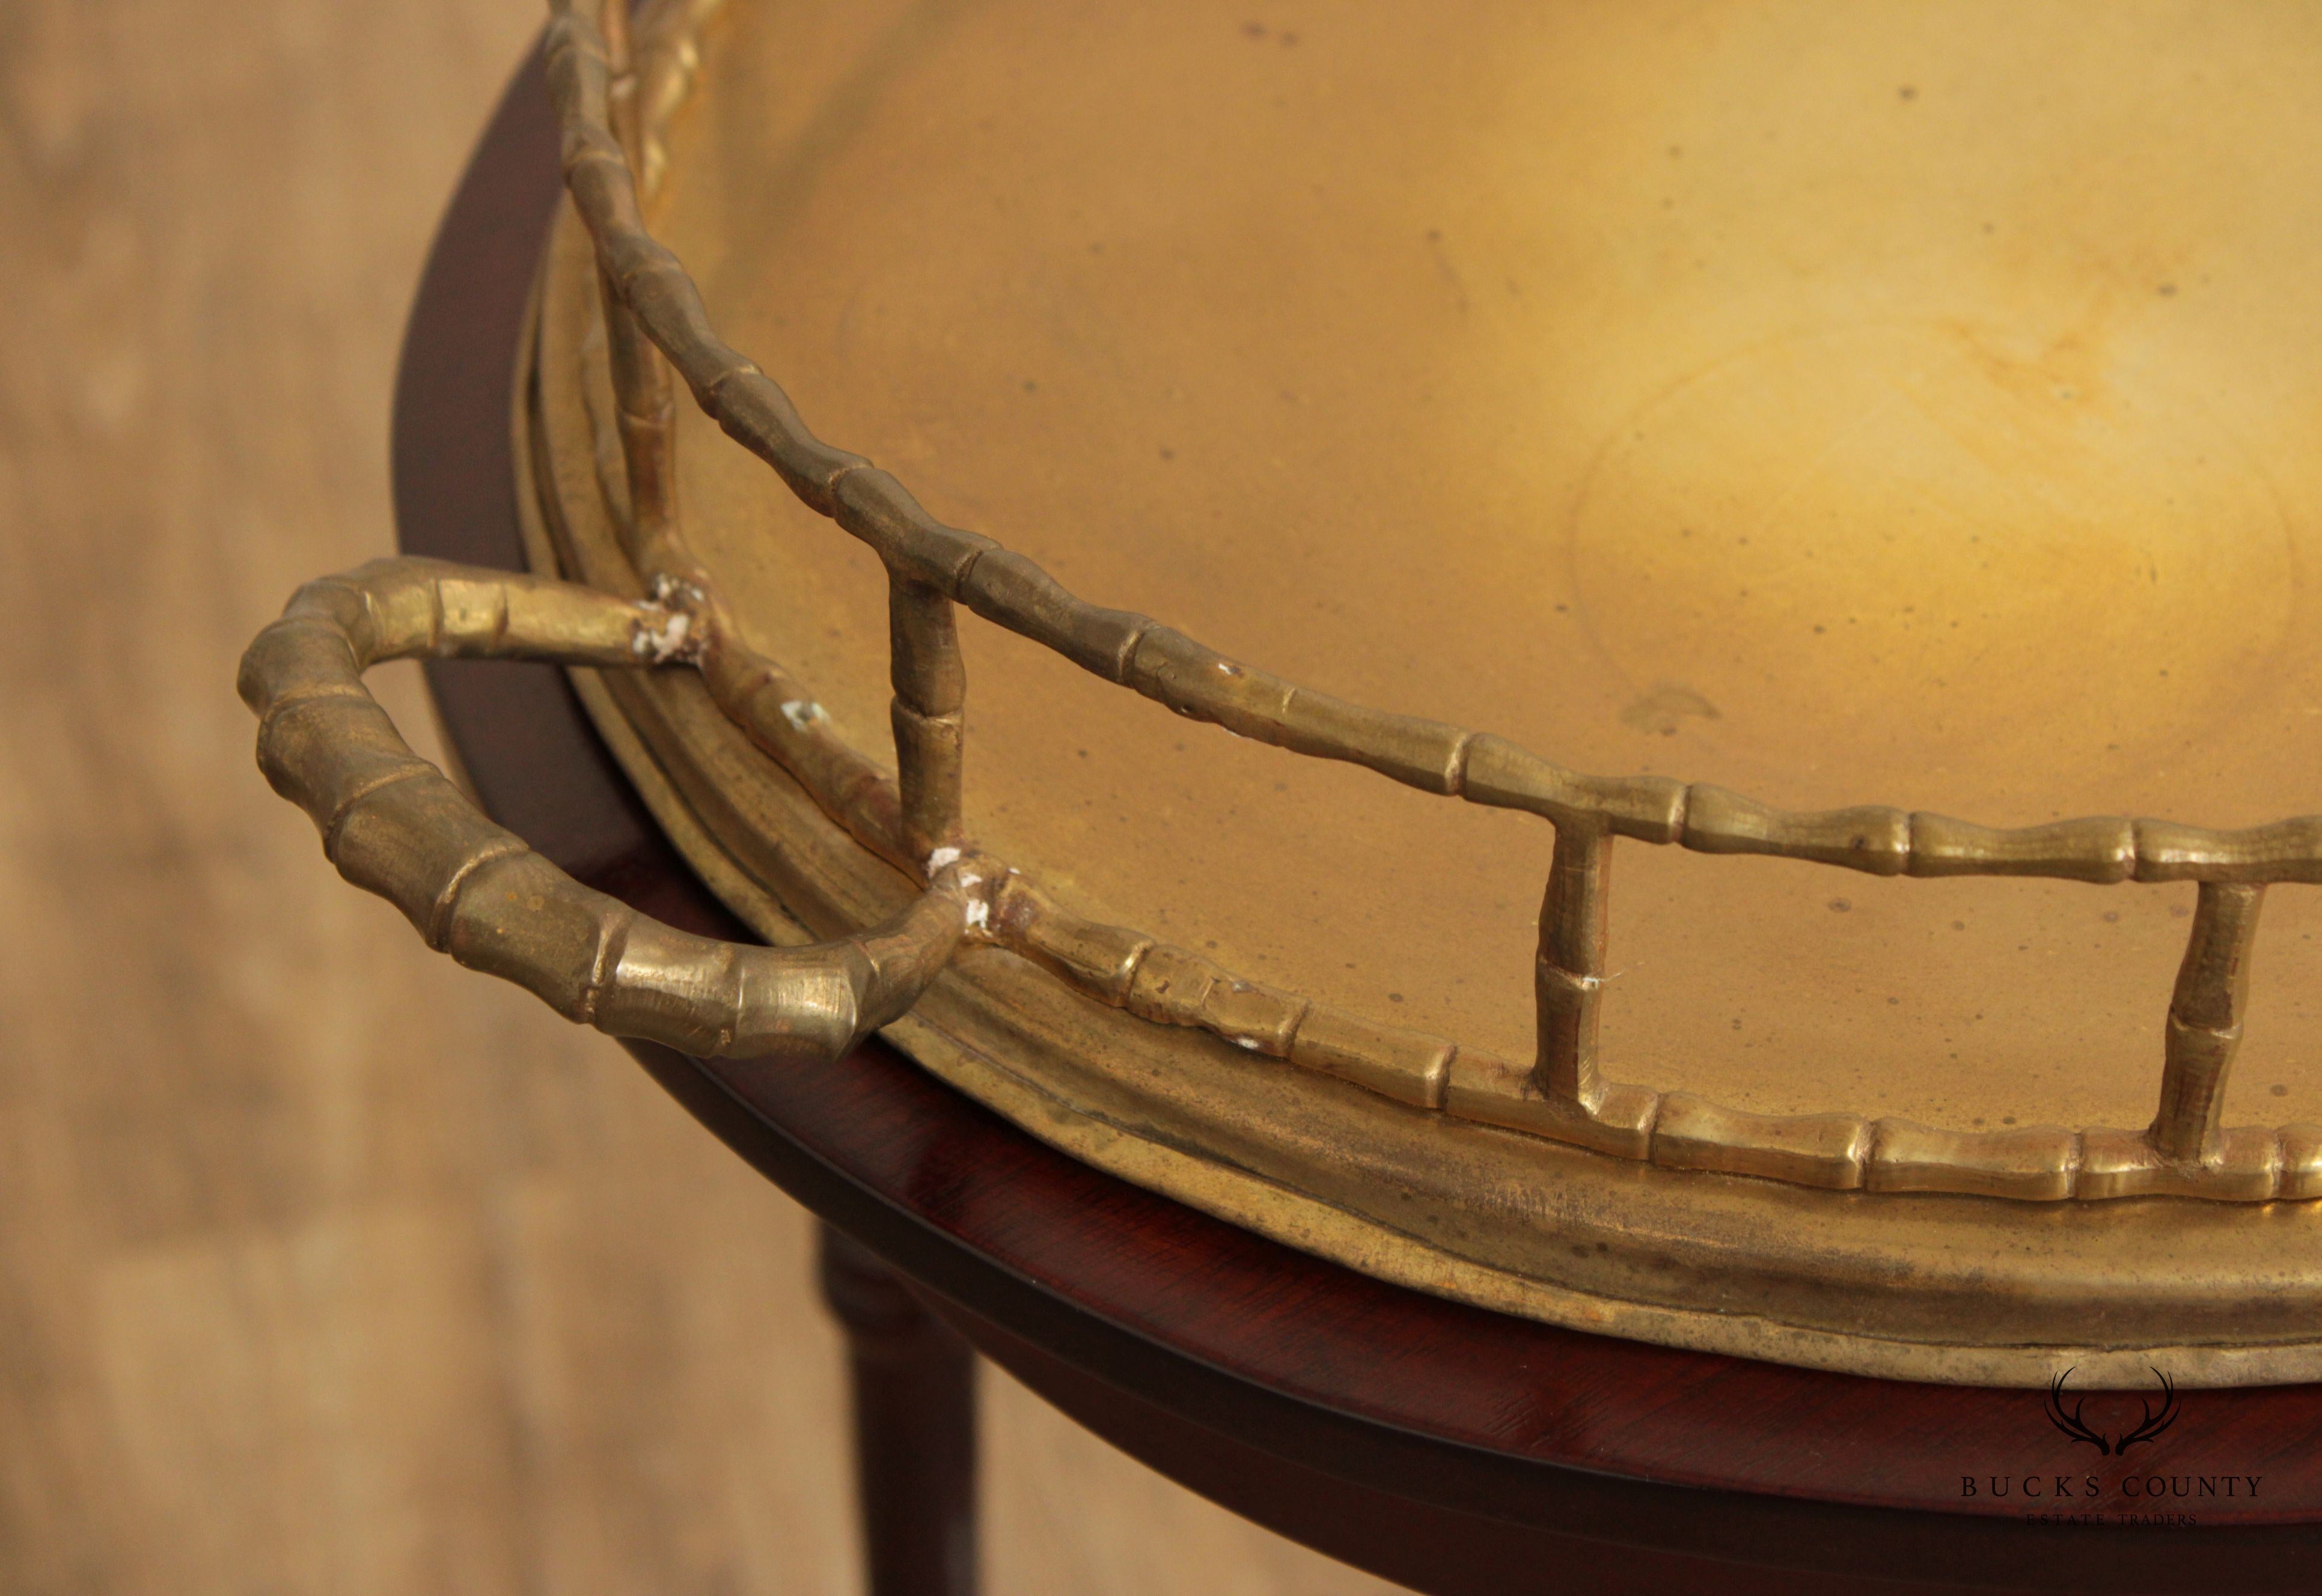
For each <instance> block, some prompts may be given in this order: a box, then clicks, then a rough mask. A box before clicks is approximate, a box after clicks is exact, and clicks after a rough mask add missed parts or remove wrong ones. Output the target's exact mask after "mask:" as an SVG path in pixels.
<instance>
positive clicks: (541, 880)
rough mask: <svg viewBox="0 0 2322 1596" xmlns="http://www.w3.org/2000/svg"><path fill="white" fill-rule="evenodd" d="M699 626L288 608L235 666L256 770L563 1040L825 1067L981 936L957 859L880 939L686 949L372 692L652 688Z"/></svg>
mask: <svg viewBox="0 0 2322 1596" xmlns="http://www.w3.org/2000/svg"><path fill="white" fill-rule="evenodd" d="M691 633H692V616H690V613H689V612H688V611H686V610H685V609H683V608H681V607H675V606H669V605H664V604H661V603H647V602H637V601H633V600H629V599H623V598H617V597H613V596H611V595H609V594H606V593H601V592H599V591H597V590H596V589H594V588H583V587H579V586H575V585H574V584H571V583H569V582H560V581H553V580H549V579H542V578H536V577H528V576H521V575H516V574H512V573H509V572H505V571H494V570H480V569H474V568H470V567H464V566H458V565H450V564H445V563H443V562H441V561H430V560H410V559H403V560H382V561H374V562H372V563H370V564H369V565H365V566H362V567H361V568H360V569H358V570H352V571H350V572H347V573H345V574H343V575H341V576H335V577H326V578H325V579H322V580H320V581H316V582H310V583H308V584H307V585H306V587H304V588H300V589H299V590H298V592H297V595H295V596H294V597H292V598H291V600H290V603H289V605H288V607H286V608H285V609H284V611H283V613H282V617H281V618H280V619H279V620H278V621H276V622H275V623H274V624H273V625H270V626H268V627H267V628H266V630H264V631H263V632H261V633H260V634H258V636H257V638H256V639H255V640H254V641H253V642H252V643H251V645H250V648H249V650H248V652H245V653H244V654H243V655H242V670H241V679H240V684H239V685H240V688H241V692H242V701H243V702H244V703H246V704H248V705H249V706H250V707H251V711H252V712H253V713H255V714H256V715H257V716H258V721H259V726H258V765H259V769H260V770H261V771H264V772H265V775H266V779H267V780H268V782H269V783H270V784H271V785H272V787H273V788H274V790H275V791H277V792H279V793H280V794H281V795H282V796H283V797H284V798H288V799H289V800H290V801H291V802H293V803H295V804H297V806H298V807H300V808H302V809H304V810H306V814H307V815H308V816H309V817H311V818H312V819H313V820H314V822H315V826H316V827H317V829H319V830H320V831H321V833H322V837H323V852H324V853H325V856H326V857H328V858H329V860H330V861H331V862H332V863H333V864H334V865H335V866H336V867H337V868H338V871H339V873H340V874H341V875H343V876H344V877H345V878H346V879H347V880H349V881H352V883H354V884H355V885H356V886H358V887H361V888H362V889H364V890H366V891H369V892H375V893H377V894H379V896H380V897H382V898H386V899H387V900H388V901H389V902H390V903H392V904H394V905H395V906H396V907H398V908H399V909H401V910H402V911H403V914H404V916H405V917H406V918H407V919H408V920H410V922H411V923H412V925H414V926H416V927H417V928H418V930H419V934H420V935H422V936H423V937H425V939H426V941H427V945H428V946H430V947H432V948H435V949H437V950H439V951H441V952H443V953H450V954H451V955H452V957H453V958H454V959H456V960H457V961H459V962H461V963H462V964H464V965H466V966H468V967H469V968H470V969H473V970H480V971H484V972H485V973H487V974H490V975H497V976H498V977H500V978H501V979H502V980H510V981H514V982H515V983H516V984H517V985H518V986H520V987H523V988H525V989H526V990H527V991H530V992H532V993H534V994H535V996H537V997H539V998H541V999H543V1000H544V1001H545V1002H546V1003H547V1004H548V1005H549V1007H551V1008H554V1009H555V1010H556V1011H557V1012H558V1013H559V1014H562V1015H563V1016H564V1017H566V1018H567V1019H571V1020H574V1021H577V1022H580V1023H581V1024H584V1025H590V1026H595V1027H596V1028H597V1029H599V1030H600V1031H604V1032H606V1033H607V1034H608V1035H615V1036H626V1037H634V1038H636V1039H638V1040H641V1041H648V1042H658V1043H662V1044H666V1045H668V1046H671V1047H675V1048H678V1049H681V1051H683V1052H686V1053H694V1054H697V1055H702V1056H713V1057H744V1058H756V1057H765V1058H775V1059H786V1060H794V1061H805V1060H818V1061H827V1060H831V1059H836V1058H839V1057H841V1056H843V1055H845V1054H846V1053H847V1052H848V1051H849V1050H851V1049H852V1048H853V1047H854V1046H855V1044H856V1043H857V1042H859V1041H861V1040H862V1039H863V1037H864V1035H868V1034H869V1033H870V1032H872V1031H873V1030H876V1029H877V1028H878V1027H880V1026H883V1025H886V1024H888V1023H889V1022H890V1021H891V1020H893V1019H895V1018H897V1017H900V1015H902V1014H903V1012H904V1011H905V1010H907V1009H909V1008H910V1007H911V1005H912V1004H913V1003H915V1002H916V1001H918V999H919V994H920V993H921V992H923V991H924V990H927V987H928V983H929V982H931V981H932V980H934V979H935V978H936V976H937V974H939V973H940V972H941V971H942V970H943V968H944V966H945V965H946V963H947V962H949V961H950V958H951V955H952V953H953V950H954V949H955V948H956V947H957V946H958V945H959V944H960V942H961V940H962V938H963V937H964V935H965V934H966V932H967V928H968V926H969V925H970V923H971V921H981V920H982V919H983V914H982V912H980V911H981V910H982V909H983V907H984V899H983V898H982V897H981V896H980V894H981V892H982V889H983V881H982V880H981V879H980V877H979V876H978V874H977V872H976V871H975V868H974V862H973V861H972V860H969V859H965V858H963V857H961V856H960V855H959V853H958V852H957V851H956V850H946V851H945V852H944V853H942V854H939V855H937V857H938V858H942V859H944V860H945V863H944V864H943V865H941V866H940V867H939V868H937V869H936V870H934V871H933V872H932V879H931V880H930V881H929V884H928V888H927V889H926V890H925V891H923V892H922V893H921V894H920V895H919V897H918V898H915V899H914V900H913V901H912V902H911V904H910V906H909V907H906V908H905V909H903V911H902V912H901V913H900V914H898V915H896V916H895V917H893V918H891V919H890V920H888V921H886V922H885V923H884V924H882V925H880V926H874V927H873V928H872V929H870V930H867V931H862V932H858V933H856V934H855V935H852V936H846V937H841V938H839V939H837V940H836V941H833V942H826V943H819V944H815V945H813V946H810V947H800V948H773V947H762V946H755V945H750V944H740V943H729V942H719V941H716V940H713V939H711V938H708V937H702V936H695V935H691V934H690V933H688V932H683V931H680V930H678V929H676V928H675V927H674V926H666V925H663V923H662V922H660V921H658V920H655V919H654V918H653V917H650V916H647V915H643V914H639V913H638V912H637V911H635V909H632V908H630V907H628V906H627V905H626V904H624V903H622V902H620V901H619V900H617V899H616V898H608V897H607V896H606V895H605V894H603V893H601V892H598V891H595V890H592V889H590V888H587V887H584V886H582V885H581V884H580V882H578V881H576V880H573V879H572V878H571V876H569V875H567V874H565V873H564V872H563V871H561V870H559V869H557V868H556V866H555V865H553V864H552V863H550V862H548V861H547V860H546V859H544V858H543V857H541V855H539V854H538V853H535V852H534V851H533V850H532V849H531V848H530V847H529V846H528V845H527V844H526V843H525V842H524V840H523V839H522V838H520V837H518V836H517V835H516V834H514V833H513V832H510V831H508V830H507V829H506V828H504V827H502V826H499V825H495V824H493V823H492V821H490V820H489V819H488V818H487V817H486V816H484V815H483V814H482V812H481V811H480V810H479V809H478V808H477V807H475V805H474V804H472V803H471V802H470V801H469V799H468V797H467V795H466V794H464V793H462V791H461V790H460V789H459V788H457V787H456V786H454V785H453V783H452V782H451V781H450V780H447V779H446V778H445V777H444V775H443V772H442V771H439V770H437V769H436V768H435V767H434V765H432V764H430V763H429V762H427V761H425V760H424V759H422V758H420V757H419V756H418V755H417V754H416V753H415V752H412V750H411V747H410V745H409V744H408V743H406V742H405V741H404V740H403V737H402V735H401V734H400V733H398V731H397V730H396V728H395V723H394V722H393V721H392V720H391V719H390V718H389V716H388V714H387V712H386V710H384V709H382V708H381V707H379V702H378V700H376V699H375V698H372V697H371V694H370V689H368V688H367V687H365V686H364V685H363V681H362V676H363V672H364V671H366V670H369V669H370V667H371V666H372V665H375V664H378V663H379V662H380V661H386V660H397V659H410V658H415V657H421V656H430V655H432V656H435V657H439V658H449V657H465V658H485V659H512V660H513V659H522V660H545V661H555V662H558V663H562V664H568V665H594V666H605V667H622V666H628V667H639V666H644V667H651V666H657V665H664V664H668V663H672V662H674V661H683V660H686V659H688V658H690V655H691V652H692V648H693V638H692V636H691Z"/></svg>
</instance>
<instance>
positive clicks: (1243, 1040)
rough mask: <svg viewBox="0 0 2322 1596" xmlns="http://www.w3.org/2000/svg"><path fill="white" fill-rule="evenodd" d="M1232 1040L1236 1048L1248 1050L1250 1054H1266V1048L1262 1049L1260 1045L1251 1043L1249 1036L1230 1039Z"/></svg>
mask: <svg viewBox="0 0 2322 1596" xmlns="http://www.w3.org/2000/svg"><path fill="white" fill-rule="evenodd" d="M1230 1041H1231V1042H1232V1043H1233V1044H1234V1045H1235V1046H1236V1047H1239V1048H1243V1049H1246V1050H1247V1051H1248V1052H1250V1053H1263V1052H1265V1051H1266V1050H1265V1049H1264V1048H1262V1047H1260V1046H1258V1044H1257V1043H1255V1042H1253V1041H1251V1040H1250V1039H1249V1038H1248V1037H1247V1036H1235V1037H1231V1038H1230Z"/></svg>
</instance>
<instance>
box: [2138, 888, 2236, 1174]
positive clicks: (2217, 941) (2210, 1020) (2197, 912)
mask: <svg viewBox="0 0 2322 1596" xmlns="http://www.w3.org/2000/svg"><path fill="white" fill-rule="evenodd" d="M2264 901H2265V889H2264V887H2263V886H2243V885H2237V884H2229V883H2226V882H2220V881H2204V882H2202V883H2201V887H2200V898H2199V901H2198V903H2197V904H2196V906H2195V907H2194V910H2193V929H2192V931H2191V933H2190V934H2189V935H2188V936H2187V938H2186V941H2185V962H2184V963H2183V964H2181V965H2180V966H2179V968H2178V971H2177V990H2176V993H2175V995H2174V996H2173V997H2172V998H2171V999H2170V1003H2169V1030H2168V1036H2169V1041H2168V1049H2167V1062H2165V1063H2164V1064H2163V1065H2162V1071H2161V1110H2160V1112H2159V1113H2157V1114H2156V1115H2154V1116H2153V1128H2152V1129H2151V1130H2150V1131H2149V1132H2148V1133H2147V1135H2150V1136H2151V1138H2152V1141H2153V1146H2154V1147H2155V1148H2156V1149H2158V1150H2159V1152H2160V1153H2161V1154H2162V1156H2163V1157H2165V1158H2171V1159H2174V1160H2176V1161H2178V1162H2180V1163H2206V1162H2208V1160H2209V1159H2211V1158H2213V1157H2215V1156H2216V1155H2217V1150H2218V1117H2219V1116H2220V1115H2221V1114H2223V1113H2224V1111H2225V1107H2226V1072H2227V1071H2228V1070H2230V1069H2231V1068H2232V1067H2233V1062H2234V1052H2235V1049H2236V1048H2238V1047H2239V1046H2240V1045H2241V1042H2242V1013H2243V1010H2244V1008H2247V1007H2248V1004H2249V966H2250V949H2251V947H2252V945H2253V944H2254V943H2255V942H2256V940H2257V916H2258V910H2259V909H2260V908H2261V907H2263V904H2264Z"/></svg>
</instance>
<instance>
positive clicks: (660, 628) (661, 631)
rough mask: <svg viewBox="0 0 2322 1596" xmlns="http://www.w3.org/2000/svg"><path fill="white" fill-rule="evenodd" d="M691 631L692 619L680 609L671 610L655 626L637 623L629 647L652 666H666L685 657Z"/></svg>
mask: <svg viewBox="0 0 2322 1596" xmlns="http://www.w3.org/2000/svg"><path fill="white" fill-rule="evenodd" d="M692 631H693V617H692V616H690V615H687V614H686V613H685V612H684V611H683V610H681V609H680V610H672V611H670V612H669V613H668V614H667V615H664V616H662V617H661V624H660V625H657V626H656V625H650V624H648V623H646V622H644V621H640V622H638V623H637V630H636V635H635V636H634V637H632V638H630V639H629V646H630V647H631V648H633V649H635V651H636V652H638V653H640V654H642V655H644V657H645V658H646V659H649V660H651V661H653V662H654V664H656V665H666V664H668V663H669V662H670V661H672V660H677V659H682V658H684V657H685V656H686V654H687V652H688V643H689V639H690V635H691V634H692Z"/></svg>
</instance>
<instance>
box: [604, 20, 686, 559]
mask: <svg viewBox="0 0 2322 1596" xmlns="http://www.w3.org/2000/svg"><path fill="white" fill-rule="evenodd" d="M599 28H600V30H601V33H602V37H603V39H604V41H605V65H606V81H605V121H606V126H607V131H608V133H609V135H610V138H611V141H612V142H613V145H614V147H615V149H617V150H618V151H619V152H620V154H619V159H620V160H622V162H623V163H624V164H625V165H626V166H627V167H630V168H633V169H641V167H642V151H643V146H644V132H643V127H642V122H641V120H640V116H639V107H638V104H637V79H636V74H635V71H634V70H632V68H631V67H630V60H629V54H630V52H629V23H628V6H627V4H626V0H605V4H604V5H603V6H602V8H601V9H600V11H599ZM598 277H599V298H600V299H601V301H602V303H603V306H604V316H605V349H606V358H607V363H608V366H609V367H610V369H611V372H612V384H613V414H614V416H615V418H616V420H615V424H616V426H617V428H618V430H619V433H620V440H621V464H622V468H623V479H624V480H625V481H626V483H627V486H628V491H629V506H628V507H629V515H628V533H629V540H630V541H629V544H628V551H629V554H630V557H631V559H632V560H633V561H635V564H636V567H637V570H638V571H639V573H640V574H642V575H643V576H644V578H645V579H646V580H647V581H649V582H654V581H681V580H683V579H687V578H689V577H691V576H693V575H694V574H695V572H694V571H693V570H692V562H691V561H689V560H686V559H684V558H682V556H681V553H680V551H679V549H678V547H677V545H676V542H675V540H676V536H677V405H676V399H675V397H674V396H673V394H672V392H671V387H670V380H669V368H668V366H667V365H666V364H664V363H663V359H662V353H661V351H660V350H658V349H656V348H654V343H653V341H652V340H651V339H649V338H647V337H646V336H645V334H644V331H643V330H642V329H641V328H639V327H638V325H637V318H636V315H635V312H634V311H632V310H631V309H630V308H629V306H628V304H627V302H626V300H625V299H624V298H623V297H622V296H621V291H620V289H619V287H617V285H616V284H615V283H614V282H613V280H612V279H611V278H610V277H609V276H608V275H607V274H606V272H605V271H604V270H603V269H602V268H600V269H599V272H598Z"/></svg>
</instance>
